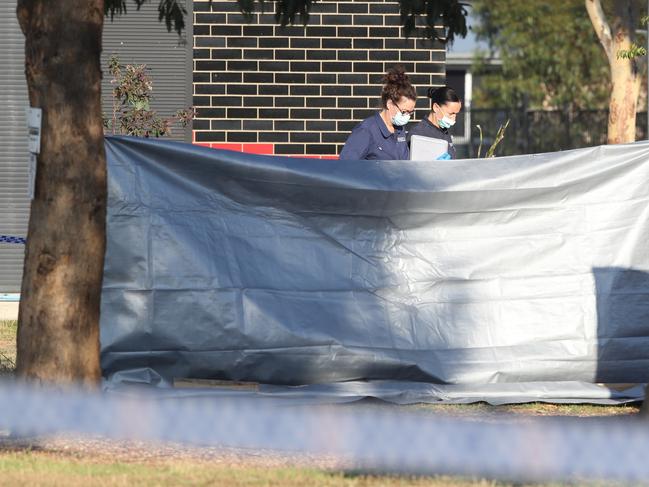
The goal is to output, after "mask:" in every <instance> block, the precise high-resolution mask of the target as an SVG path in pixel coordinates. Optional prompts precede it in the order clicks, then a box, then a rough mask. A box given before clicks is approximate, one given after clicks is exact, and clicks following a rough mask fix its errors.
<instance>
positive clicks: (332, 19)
mask: <svg viewBox="0 0 649 487" xmlns="http://www.w3.org/2000/svg"><path fill="white" fill-rule="evenodd" d="M322 23H323V24H324V25H352V16H351V15H323V16H322Z"/></svg>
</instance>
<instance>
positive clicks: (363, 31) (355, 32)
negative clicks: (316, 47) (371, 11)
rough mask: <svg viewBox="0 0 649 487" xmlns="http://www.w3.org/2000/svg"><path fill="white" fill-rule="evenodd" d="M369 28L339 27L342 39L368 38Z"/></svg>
mask: <svg viewBox="0 0 649 487" xmlns="http://www.w3.org/2000/svg"><path fill="white" fill-rule="evenodd" d="M367 33H368V30H367V27H338V35H339V36H340V37H367Z"/></svg>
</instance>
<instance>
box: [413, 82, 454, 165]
mask: <svg viewBox="0 0 649 487" xmlns="http://www.w3.org/2000/svg"><path fill="white" fill-rule="evenodd" d="M428 98H430V99H431V110H430V113H429V114H428V116H427V117H426V118H424V119H422V120H421V122H419V123H418V124H417V125H415V126H414V127H413V128H412V130H411V131H410V133H409V134H408V143H410V137H412V136H413V135H423V136H424V137H432V138H434V139H443V140H445V141H447V142H448V152H447V153H445V154H442V155H441V156H440V157H438V158H437V159H438V160H439V159H455V158H456V151H455V146H454V145H453V138H452V137H451V134H449V133H448V129H450V128H451V127H452V126H453V125H455V119H456V118H457V114H458V113H460V110H461V109H462V102H461V101H460V97H458V96H457V93H456V92H455V90H454V89H453V88H450V87H448V86H443V87H441V88H430V89H429V90H428Z"/></svg>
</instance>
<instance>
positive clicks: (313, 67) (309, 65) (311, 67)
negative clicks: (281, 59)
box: [290, 61, 320, 73]
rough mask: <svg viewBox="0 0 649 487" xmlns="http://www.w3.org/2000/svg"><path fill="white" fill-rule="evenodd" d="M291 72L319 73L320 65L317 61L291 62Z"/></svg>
mask: <svg viewBox="0 0 649 487" xmlns="http://www.w3.org/2000/svg"><path fill="white" fill-rule="evenodd" d="M290 70H291V72H292V73H295V72H309V73H312V72H320V63H319V62H317V61H291V69H290Z"/></svg>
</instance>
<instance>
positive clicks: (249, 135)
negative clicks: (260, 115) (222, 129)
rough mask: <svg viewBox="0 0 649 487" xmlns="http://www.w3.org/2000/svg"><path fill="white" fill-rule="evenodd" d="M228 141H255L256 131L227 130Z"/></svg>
mask: <svg viewBox="0 0 649 487" xmlns="http://www.w3.org/2000/svg"><path fill="white" fill-rule="evenodd" d="M227 141H228V142H257V132H228V135H227Z"/></svg>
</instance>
